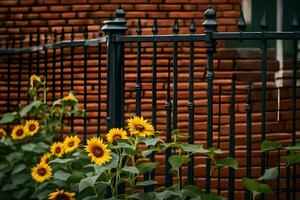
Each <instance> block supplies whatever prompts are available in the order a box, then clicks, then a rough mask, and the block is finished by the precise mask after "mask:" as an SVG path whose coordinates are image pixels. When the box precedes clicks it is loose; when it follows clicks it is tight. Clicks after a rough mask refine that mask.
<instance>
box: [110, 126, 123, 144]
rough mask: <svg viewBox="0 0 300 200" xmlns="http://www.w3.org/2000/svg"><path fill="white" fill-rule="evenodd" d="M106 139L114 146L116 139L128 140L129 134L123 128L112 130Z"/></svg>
mask: <svg viewBox="0 0 300 200" xmlns="http://www.w3.org/2000/svg"><path fill="white" fill-rule="evenodd" d="M106 139H107V141H108V142H110V143H111V144H112V143H113V142H114V141H115V140H116V139H127V132H126V131H125V130H123V128H112V129H110V130H109V132H108V133H107V135H106Z"/></svg>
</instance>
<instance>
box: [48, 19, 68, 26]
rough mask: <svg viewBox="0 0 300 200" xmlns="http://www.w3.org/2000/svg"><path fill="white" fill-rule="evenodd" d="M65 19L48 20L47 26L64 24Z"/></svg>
mask: <svg viewBox="0 0 300 200" xmlns="http://www.w3.org/2000/svg"><path fill="white" fill-rule="evenodd" d="M65 24H66V21H65V20H62V19H59V20H49V21H48V25H49V26H60V25H65Z"/></svg>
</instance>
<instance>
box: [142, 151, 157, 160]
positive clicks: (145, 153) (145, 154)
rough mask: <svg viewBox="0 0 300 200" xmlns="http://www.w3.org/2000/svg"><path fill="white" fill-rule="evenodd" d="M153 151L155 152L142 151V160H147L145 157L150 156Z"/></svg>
mask: <svg viewBox="0 0 300 200" xmlns="http://www.w3.org/2000/svg"><path fill="white" fill-rule="evenodd" d="M154 151H156V149H148V150H143V151H142V155H143V157H144V158H147V157H148V156H150V155H151V154H152V153H153V152H154Z"/></svg>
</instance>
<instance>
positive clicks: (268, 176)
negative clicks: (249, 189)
mask: <svg viewBox="0 0 300 200" xmlns="http://www.w3.org/2000/svg"><path fill="white" fill-rule="evenodd" d="M277 177H278V168H277V167H273V168H270V169H266V170H265V173H264V174H263V175H262V176H261V177H259V178H258V180H260V181H262V180H275V179H277Z"/></svg>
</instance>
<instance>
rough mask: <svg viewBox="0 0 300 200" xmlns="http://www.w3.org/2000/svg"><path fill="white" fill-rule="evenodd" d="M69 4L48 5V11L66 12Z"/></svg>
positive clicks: (68, 9)
mask: <svg viewBox="0 0 300 200" xmlns="http://www.w3.org/2000/svg"><path fill="white" fill-rule="evenodd" d="M70 8H71V7H70V6H61V5H60V6H50V8H49V11H50V12H66V11H70V10H71V9H70Z"/></svg>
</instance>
